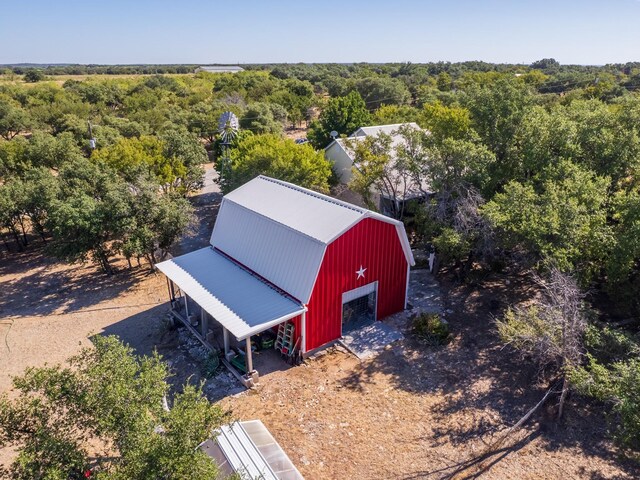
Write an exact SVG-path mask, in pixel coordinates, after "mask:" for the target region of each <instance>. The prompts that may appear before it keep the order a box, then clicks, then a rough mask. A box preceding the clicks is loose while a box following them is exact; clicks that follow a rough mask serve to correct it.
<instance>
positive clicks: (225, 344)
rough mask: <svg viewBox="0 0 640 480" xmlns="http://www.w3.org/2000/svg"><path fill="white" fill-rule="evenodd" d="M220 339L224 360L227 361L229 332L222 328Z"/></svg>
mask: <svg viewBox="0 0 640 480" xmlns="http://www.w3.org/2000/svg"><path fill="white" fill-rule="evenodd" d="M222 338H223V340H224V358H226V359H227V360H228V359H229V330H227V328H226V327H225V326H224V325H223V326H222Z"/></svg>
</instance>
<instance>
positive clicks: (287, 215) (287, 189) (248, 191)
mask: <svg viewBox="0 0 640 480" xmlns="http://www.w3.org/2000/svg"><path fill="white" fill-rule="evenodd" d="M225 198H226V199H227V200H229V201H232V202H234V203H236V204H238V205H242V206H244V207H245V208H247V209H249V210H251V211H254V212H256V213H258V214H260V215H262V216H264V217H267V218H270V219H272V220H274V221H276V222H277V223H280V224H282V225H287V226H289V227H290V228H292V229H294V230H296V231H298V232H301V233H303V234H305V235H308V236H310V237H312V238H315V239H317V240H319V241H321V242H323V243H326V242H329V241H331V240H332V239H333V238H335V237H336V235H338V234H339V233H340V232H341V231H342V230H344V229H345V228H348V227H349V225H353V223H355V222H357V221H358V220H359V219H360V218H361V217H362V216H363V215H364V214H365V213H366V212H367V210H366V209H363V208H361V207H358V206H356V205H351V204H349V203H346V202H341V201H340V200H336V199H335V198H332V197H329V196H326V195H322V194H321V193H318V192H314V191H312V190H308V189H306V188H302V187H299V186H298V185H293V184H291V183H287V182H283V181H281V180H276V179H273V178H269V177H264V176H259V177H256V178H254V179H253V180H251V181H249V182H247V183H245V184H244V185H242V186H240V187H238V188H237V189H235V190H234V191H232V192H230V193H228V194H227V195H226V196H225Z"/></svg>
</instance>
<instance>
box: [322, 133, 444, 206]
mask: <svg viewBox="0 0 640 480" xmlns="http://www.w3.org/2000/svg"><path fill="white" fill-rule="evenodd" d="M402 126H409V127H411V128H414V129H416V130H421V129H420V126H419V125H418V124H417V123H414V122H411V123H394V124H391V125H376V126H373V127H360V128H359V129H358V130H356V131H355V132H353V133H352V134H351V135H349V136H348V137H347V138H337V139H335V140H333V141H332V142H331V143H330V144H329V145H327V147H326V148H325V152H327V153H326V155H327V158H329V159H331V158H332V154H331V152H330V150H331V149H334V148H339V149H341V150H342V151H343V152H344V153H345V154H346V155H347V156H348V157H349V158H350V159H351V162H353V161H354V155H353V151H352V145H347V143H349V142H351V143H352V144H357V143H358V142H361V141H364V139H365V138H366V137H370V136H376V135H378V134H380V133H384V134H386V135H390V136H391V151H392V152H396V151H397V149H398V148H399V147H401V146H403V145H404V144H405V139H404V137H403V136H402V135H400V134H399V133H398V129H399V128H400V127H402ZM427 133H428V132H427ZM389 177H390V179H391V180H392V181H394V182H395V189H396V191H397V192H398V195H397V198H398V199H402V200H406V199H409V198H414V197H419V196H422V195H423V194H424V192H429V191H431V185H430V184H429V182H427V181H426V180H422V182H421V183H418V182H415V181H413V180H412V179H407V178H406V175H400V174H399V173H398V172H396V171H391V172H390V175H389ZM349 178H350V177H349Z"/></svg>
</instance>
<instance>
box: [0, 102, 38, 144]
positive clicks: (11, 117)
mask: <svg viewBox="0 0 640 480" xmlns="http://www.w3.org/2000/svg"><path fill="white" fill-rule="evenodd" d="M30 123H31V122H30V120H29V116H28V115H27V112H25V110H24V109H23V108H22V107H20V106H19V105H15V104H14V103H13V102H10V101H8V100H5V99H3V98H1V97H0V136H2V137H3V138H5V139H7V140H11V139H12V138H14V137H15V136H16V135H18V134H19V133H20V132H23V131H25V130H27V129H28V128H29V126H30Z"/></svg>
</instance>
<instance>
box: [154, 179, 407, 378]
mask: <svg viewBox="0 0 640 480" xmlns="http://www.w3.org/2000/svg"><path fill="white" fill-rule="evenodd" d="M210 243H211V246H210V247H207V248H204V249H201V250H197V251H195V252H191V253H188V254H186V255H183V256H181V257H177V258H174V259H172V260H169V261H166V262H163V263H160V264H158V268H159V269H160V270H161V271H162V272H163V273H164V274H165V275H166V276H167V277H168V279H169V280H170V282H169V289H170V294H171V297H172V305H173V307H174V310H176V311H178V312H179V311H182V312H183V314H184V319H185V320H187V321H188V322H187V323H188V324H190V325H191V326H193V324H194V323H195V324H196V325H197V324H199V325H200V329H199V330H196V329H195V328H193V330H194V333H196V334H198V335H199V336H200V338H201V339H202V340H203V341H205V342H207V341H209V339H210V338H209V337H210V329H211V328H210V327H212V323H210V322H209V320H210V319H212V320H215V322H214V323H219V324H220V325H222V327H223V333H224V348H225V352H229V342H230V339H229V333H231V335H233V337H235V339H236V340H237V341H242V340H246V345H247V347H248V346H249V345H250V340H249V339H250V337H251V336H253V335H256V334H259V333H260V332H263V331H266V330H268V329H271V328H274V327H276V326H278V325H280V324H283V323H285V322H286V323H287V324H289V325H293V340H292V341H294V345H295V344H296V343H297V345H298V347H297V348H298V349H299V351H300V352H301V353H302V354H307V353H308V352H310V351H311V350H314V349H317V348H319V347H322V346H324V345H326V344H327V343H330V342H333V341H335V340H337V339H339V338H341V337H342V335H343V332H344V331H346V330H348V329H352V328H357V327H358V326H360V325H363V324H365V323H367V322H369V321H374V320H378V319H381V318H384V317H386V316H388V315H391V314H393V313H396V312H399V311H401V310H403V309H404V308H405V306H406V298H407V287H408V280H409V268H410V266H411V265H413V264H414V261H413V256H412V254H411V249H410V246H409V241H408V239H407V235H406V232H405V229H404V225H403V224H402V223H401V222H398V221H396V220H393V219H391V218H388V217H386V216H384V215H380V214H378V213H375V212H372V211H369V210H366V209H364V208H360V207H357V206H355V205H351V204H348V203H345V202H341V201H339V200H336V199H334V198H331V197H328V196H326V195H322V194H319V193H317V192H313V191H311V190H307V189H305V188H301V187H298V186H296V185H293V184H290V183H286V182H282V181H279V180H274V179H272V178H268V177H264V176H260V177H257V178H255V179H253V180H251V181H250V182H248V183H246V184H245V185H243V186H241V187H240V188H238V189H236V190H234V191H233V192H231V193H229V194H228V195H226V196H225V197H224V198H223V200H222V204H221V205H220V211H219V213H218V218H217V220H216V223H215V226H214V229H213V233H212V235H211V241H210ZM176 286H177V287H178V288H179V290H180V292H182V294H183V295H182V296H181V297H178V294H177V291H178V290H177V289H176ZM198 307H199V311H198ZM181 309H182V310H181ZM194 318H195V320H194ZM288 328H289V330H290V329H291V327H288ZM245 351H247V352H248V353H249V354H248V355H247V359H246V360H247V364H246V366H247V368H246V370H247V372H249V373H250V372H251V371H252V370H253V368H252V364H251V358H250V357H251V354H250V352H251V349H250V348H247V349H246V350H245Z"/></svg>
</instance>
